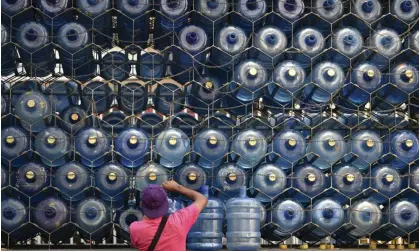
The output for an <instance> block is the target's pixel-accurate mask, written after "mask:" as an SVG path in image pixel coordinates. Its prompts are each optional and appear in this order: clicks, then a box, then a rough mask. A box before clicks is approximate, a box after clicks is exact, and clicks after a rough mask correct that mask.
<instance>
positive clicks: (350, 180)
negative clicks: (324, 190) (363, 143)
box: [332, 164, 366, 202]
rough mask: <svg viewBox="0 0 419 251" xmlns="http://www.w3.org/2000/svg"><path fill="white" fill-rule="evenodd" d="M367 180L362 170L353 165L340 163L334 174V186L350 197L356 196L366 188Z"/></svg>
mask: <svg viewBox="0 0 419 251" xmlns="http://www.w3.org/2000/svg"><path fill="white" fill-rule="evenodd" d="M365 181H366V180H364V178H363V177H362V173H361V171H359V170H358V168H356V167H355V166H352V165H344V164H343V165H339V166H338V167H337V168H336V169H335V170H334V172H333V176H332V186H333V187H334V188H336V189H337V190H338V191H339V192H341V193H342V194H343V195H345V196H346V197H349V198H352V197H355V196H356V195H358V194H359V193H360V192H361V191H362V189H364V188H366V186H365V185H366V184H365ZM338 199H339V200H340V199H341V198H338ZM344 200H345V201H346V200H347V199H346V198H345V199H344ZM341 202H342V201H341Z"/></svg>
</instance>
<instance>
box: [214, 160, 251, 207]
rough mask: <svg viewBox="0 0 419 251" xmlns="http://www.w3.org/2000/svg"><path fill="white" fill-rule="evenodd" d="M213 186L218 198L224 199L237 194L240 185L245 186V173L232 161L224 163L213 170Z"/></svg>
mask: <svg viewBox="0 0 419 251" xmlns="http://www.w3.org/2000/svg"><path fill="white" fill-rule="evenodd" d="M214 174H215V175H214V181H213V182H214V187H215V188H217V189H218V190H219V192H220V193H219V195H218V196H219V198H221V199H223V200H226V199H229V198H232V197H236V196H237V195H239V191H240V187H241V186H246V184H247V174H246V172H245V171H244V170H243V169H241V168H239V167H238V166H237V165H236V164H234V163H225V164H224V165H222V166H220V167H219V168H218V170H216V171H215V172H214Z"/></svg>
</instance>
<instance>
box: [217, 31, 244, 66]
mask: <svg viewBox="0 0 419 251" xmlns="http://www.w3.org/2000/svg"><path fill="white" fill-rule="evenodd" d="M247 42H248V41H247V36H246V34H245V33H244V31H243V30H242V29H240V28H238V27H235V26H227V27H224V28H223V29H222V30H220V32H219V33H218V35H217V38H216V39H215V46H216V47H218V49H217V48H215V47H213V49H212V50H211V55H210V62H211V63H212V64H213V65H214V66H217V67H220V68H222V69H224V70H231V69H232V68H234V67H235V65H237V64H238V63H239V62H240V60H241V59H242V58H243V57H244V55H243V52H244V50H245V49H246V45H247Z"/></svg>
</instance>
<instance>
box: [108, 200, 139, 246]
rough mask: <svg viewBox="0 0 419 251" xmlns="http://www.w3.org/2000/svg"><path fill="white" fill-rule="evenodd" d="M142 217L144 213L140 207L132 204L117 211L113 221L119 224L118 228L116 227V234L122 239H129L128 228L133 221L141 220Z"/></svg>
mask: <svg viewBox="0 0 419 251" xmlns="http://www.w3.org/2000/svg"><path fill="white" fill-rule="evenodd" d="M143 217H144V214H143V212H142V211H141V209H140V208H137V207H134V205H130V207H129V208H128V209H127V210H124V211H122V212H117V217H116V220H115V222H116V223H117V224H118V226H119V228H117V229H116V230H117V231H118V235H119V236H121V237H122V238H123V239H124V240H127V241H131V236H130V233H129V228H130V226H131V224H132V223H133V222H136V221H141V220H142V219H143Z"/></svg>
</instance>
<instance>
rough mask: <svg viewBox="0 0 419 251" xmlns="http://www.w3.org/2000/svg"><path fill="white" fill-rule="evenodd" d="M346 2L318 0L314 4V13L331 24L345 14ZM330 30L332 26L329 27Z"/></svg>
mask: <svg viewBox="0 0 419 251" xmlns="http://www.w3.org/2000/svg"><path fill="white" fill-rule="evenodd" d="M344 4H345V1H342V0H316V1H315V3H313V5H314V6H313V12H314V13H316V14H317V15H319V16H320V17H321V18H323V19H324V20H326V21H328V22H329V23H333V22H335V21H337V20H338V19H340V18H341V17H342V16H343V14H344V8H345V5H344ZM328 26H329V28H328V30H330V25H328Z"/></svg>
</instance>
